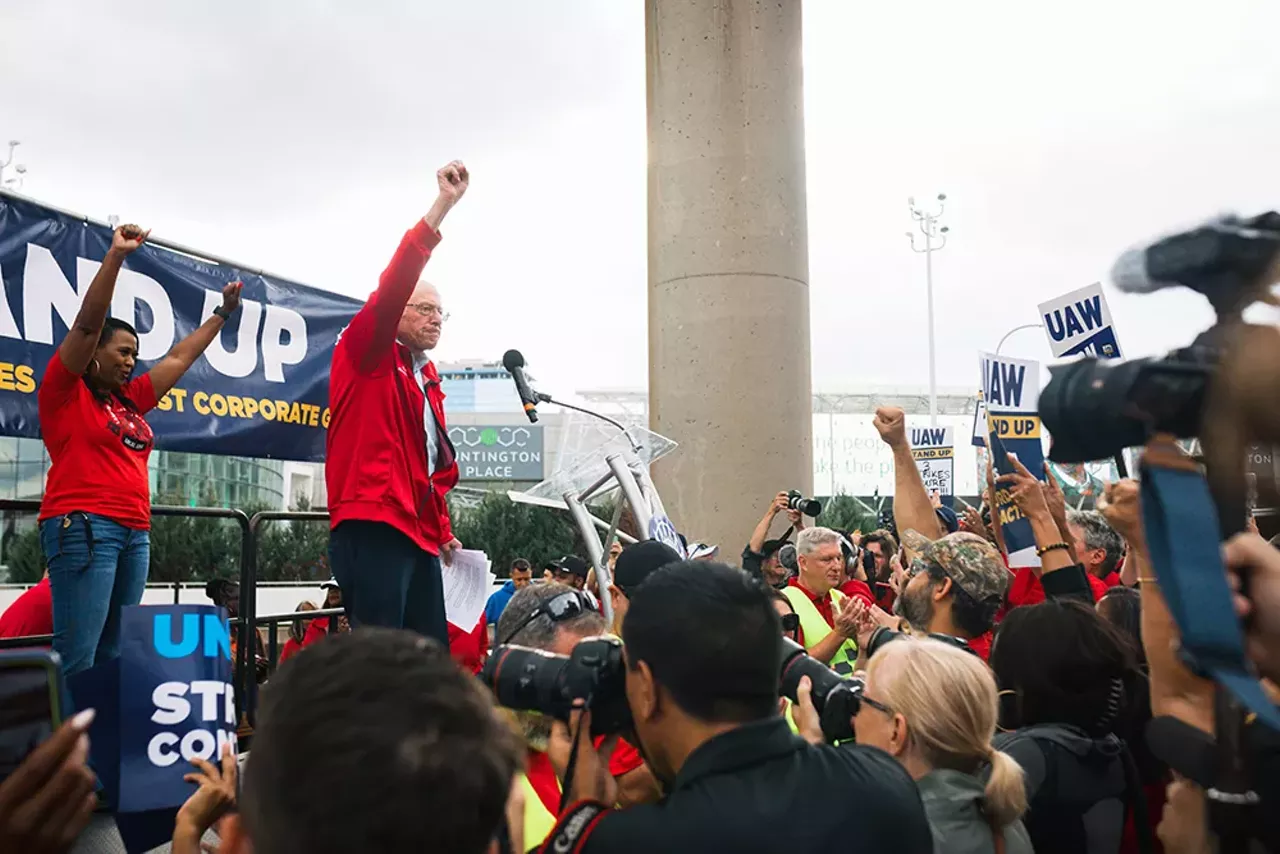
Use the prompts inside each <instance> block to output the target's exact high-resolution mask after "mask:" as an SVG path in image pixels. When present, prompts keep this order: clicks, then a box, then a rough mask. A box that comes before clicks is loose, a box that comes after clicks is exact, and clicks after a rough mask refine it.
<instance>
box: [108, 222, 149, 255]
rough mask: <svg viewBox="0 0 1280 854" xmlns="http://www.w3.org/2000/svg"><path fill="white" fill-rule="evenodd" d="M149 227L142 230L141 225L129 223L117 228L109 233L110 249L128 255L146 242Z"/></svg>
mask: <svg viewBox="0 0 1280 854" xmlns="http://www.w3.org/2000/svg"><path fill="white" fill-rule="evenodd" d="M150 234H151V229H149V228H148V229H147V230H146V231H143V230H142V227H141V226H137V225H134V224H132V223H129V224H128V225H122V226H120V227H119V228H117V229H116V230H115V231H114V232H112V234H111V250H110V251H112V252H115V253H117V254H119V255H128V254H130V253H131V252H133V250H135V249H137V248H138V247H139V246H141V245H142V244H144V243H146V242H147V237H148V236H149V235H150Z"/></svg>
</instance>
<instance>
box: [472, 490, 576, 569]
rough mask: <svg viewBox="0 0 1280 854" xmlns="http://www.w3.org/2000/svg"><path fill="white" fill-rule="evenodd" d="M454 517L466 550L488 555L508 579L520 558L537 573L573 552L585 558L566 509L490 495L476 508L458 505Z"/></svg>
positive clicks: (494, 566)
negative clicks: (478, 551)
mask: <svg viewBox="0 0 1280 854" xmlns="http://www.w3.org/2000/svg"><path fill="white" fill-rule="evenodd" d="M450 515H451V517H452V519H453V534H454V536H456V537H457V538H458V540H459V541H461V543H462V546H463V548H468V549H479V550H481V551H483V552H485V553H486V554H487V555H488V556H489V559H490V560H491V561H493V571H494V573H495V574H497V575H499V576H506V574H507V572H508V570H509V569H510V568H511V562H512V561H513V560H515V559H516V558H518V557H522V558H524V559H526V560H528V561H529V562H531V563H532V564H533V566H534V569H535V574H537V573H536V570H537V569H538V568H539V567H541V565H542V564H543V563H545V562H546V561H548V560H554V559H555V558H558V557H563V556H564V555H566V554H572V553H577V554H582V555H584V556H585V552H584V550H583V549H582V543H581V540H580V538H579V537H578V533H577V529H576V528H575V527H574V524H573V520H572V519H570V518H569V514H568V513H566V512H565V511H563V510H552V509H550V508H547V507H535V506H533V505H531V504H517V503H516V502H514V501H512V500H511V499H509V498H507V497H506V496H505V495H499V494H497V493H490V494H488V495H486V496H485V497H484V498H483V499H481V501H480V503H479V505H477V506H475V507H462V506H459V505H456V504H455V505H454V506H453V507H452V509H451V510H450Z"/></svg>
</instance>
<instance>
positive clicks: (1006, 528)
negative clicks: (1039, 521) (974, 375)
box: [981, 353, 1044, 569]
mask: <svg viewBox="0 0 1280 854" xmlns="http://www.w3.org/2000/svg"><path fill="white" fill-rule="evenodd" d="M981 366H982V396H983V399H984V400H985V401H986V404H987V447H988V449H989V450H990V452H991V458H992V463H993V464H994V466H995V470H996V473H997V475H1001V474H1012V473H1013V472H1014V467H1013V463H1012V462H1010V461H1009V456H1008V455H1009V454H1010V453H1012V454H1014V455H1015V456H1016V457H1017V458H1018V461H1019V462H1021V463H1022V464H1023V465H1024V466H1026V468H1027V470H1028V471H1030V472H1031V473H1032V474H1034V475H1035V476H1036V477H1038V478H1040V479H1041V480H1043V479H1044V446H1043V445H1042V444H1041V439H1040V434H1041V429H1040V414H1039V412H1038V411H1037V406H1038V404H1039V399H1040V364H1039V363H1038V362H1030V361H1027V360H1025V359H1011V358H1009V357H1007V356H997V355H994V354H991V353H982V354H981ZM994 503H995V505H996V512H995V514H994V519H995V520H996V521H997V522H998V523H999V525H1000V531H1001V534H1002V535H1003V538H1004V544H1005V550H1006V552H1007V553H1008V556H1009V566H1011V567H1013V568H1015V569H1017V568H1019V567H1024V566H1039V565H1040V558H1038V557H1037V556H1036V540H1035V535H1034V534H1033V533H1032V531H1031V522H1030V521H1029V520H1028V519H1026V517H1024V516H1023V515H1022V512H1021V511H1020V510H1019V509H1018V507H1017V505H1016V504H1014V502H1013V498H1012V496H1011V494H1010V490H1009V489H1008V488H1007V487H1005V486H1003V485H1001V484H996V494H995V497H994Z"/></svg>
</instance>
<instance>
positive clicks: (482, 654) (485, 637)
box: [449, 614, 489, 673]
mask: <svg viewBox="0 0 1280 854" xmlns="http://www.w3.org/2000/svg"><path fill="white" fill-rule="evenodd" d="M449 653H450V654H451V655H452V656H453V660H454V661H456V662H458V664H460V665H462V667H463V668H465V669H467V670H470V671H471V672H472V673H479V672H480V670H481V669H482V668H483V667H484V660H485V658H487V657H488V653H489V626H488V624H487V623H486V622H485V618H484V614H481V615H480V622H478V623H476V627H475V628H474V629H472V630H471V632H470V633H467V632H464V631H463V630H462V629H460V628H458V627H457V626H455V625H454V624H453V623H449Z"/></svg>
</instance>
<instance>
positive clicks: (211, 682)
mask: <svg viewBox="0 0 1280 854" xmlns="http://www.w3.org/2000/svg"><path fill="white" fill-rule="evenodd" d="M188 694H189V695H190V696H191V697H198V698H199V704H198V705H199V708H198V709H195V708H193V706H192V702H191V700H189V699H187V695H188ZM151 704H152V705H153V706H154V707H155V710H154V711H153V712H152V714H151V720H152V722H153V723H157V724H160V725H161V726H165V727H174V726H178V725H179V724H184V723H188V719H190V718H192V713H193V712H195V713H196V715H195V718H194V720H191V721H190V724H194V725H195V728H193V729H189V730H187V732H186V733H184V734H182V735H181V736H179V735H178V734H177V733H175V732H160V733H156V735H154V736H153V737H152V738H151V741H150V742H148V744H147V758H148V759H149V760H150V761H151V764H153V765H155V766H157V767H160V768H166V767H168V766H170V765H172V764H174V763H175V762H177V761H178V760H179V759H182V760H184V761H187V762H190V761H191V760H192V759H194V758H199V759H213V761H215V762H216V761H217V757H219V756H221V755H222V746H223V745H224V744H230V745H231V747H232V750H235V748H236V732H235V727H236V708H235V691H234V689H233V688H232V687H231V686H230V685H228V684H227V683H225V682H220V681H218V680H216V679H196V680H194V681H192V682H162V683H161V684H159V685H157V686H156V688H155V690H154V691H152V692H151ZM219 724H221V725H222V726H219ZM224 727H225V728H224ZM175 748H176V749H175Z"/></svg>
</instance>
